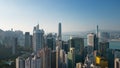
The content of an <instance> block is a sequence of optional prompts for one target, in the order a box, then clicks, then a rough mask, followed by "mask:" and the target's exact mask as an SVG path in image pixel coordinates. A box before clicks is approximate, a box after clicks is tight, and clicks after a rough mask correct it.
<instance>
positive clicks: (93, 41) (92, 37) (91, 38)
mask: <svg viewBox="0 0 120 68" xmlns="http://www.w3.org/2000/svg"><path fill="white" fill-rule="evenodd" d="M97 39H98V38H97V37H96V34H94V33H90V34H88V35H87V44H88V45H89V46H92V47H93V48H94V50H97V49H98V40H97Z"/></svg>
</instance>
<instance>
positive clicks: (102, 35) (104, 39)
mask: <svg viewBox="0 0 120 68" xmlns="http://www.w3.org/2000/svg"><path fill="white" fill-rule="evenodd" d="M109 38H110V35H109V33H108V32H100V42H109Z"/></svg>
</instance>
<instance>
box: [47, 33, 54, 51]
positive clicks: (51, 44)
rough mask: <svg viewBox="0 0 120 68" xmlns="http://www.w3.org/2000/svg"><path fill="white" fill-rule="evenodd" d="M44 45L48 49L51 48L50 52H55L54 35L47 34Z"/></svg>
mask: <svg viewBox="0 0 120 68" xmlns="http://www.w3.org/2000/svg"><path fill="white" fill-rule="evenodd" d="M46 45H47V46H48V48H51V50H55V48H56V35H53V34H52V33H49V34H48V35H47V36H46Z"/></svg>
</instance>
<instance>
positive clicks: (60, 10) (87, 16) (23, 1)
mask: <svg viewBox="0 0 120 68" xmlns="http://www.w3.org/2000/svg"><path fill="white" fill-rule="evenodd" d="M59 22H61V23H62V27H63V28H62V30H63V32H71V31H86V30H93V29H95V27H96V25H99V26H100V29H105V30H108V29H109V30H120V0H0V29H3V30H9V29H11V28H13V29H14V30H22V31H24V32H25V31H30V32H32V31H33V27H34V26H35V25H37V24H38V23H39V25H40V28H41V29H44V30H45V32H57V30H58V29H57V28H58V23H59Z"/></svg>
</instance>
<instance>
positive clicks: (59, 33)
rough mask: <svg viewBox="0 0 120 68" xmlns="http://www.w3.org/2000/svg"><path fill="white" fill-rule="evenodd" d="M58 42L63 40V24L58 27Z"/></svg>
mask: <svg viewBox="0 0 120 68" xmlns="http://www.w3.org/2000/svg"><path fill="white" fill-rule="evenodd" d="M58 40H60V41H61V40H62V26H61V23H59V25H58Z"/></svg>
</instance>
